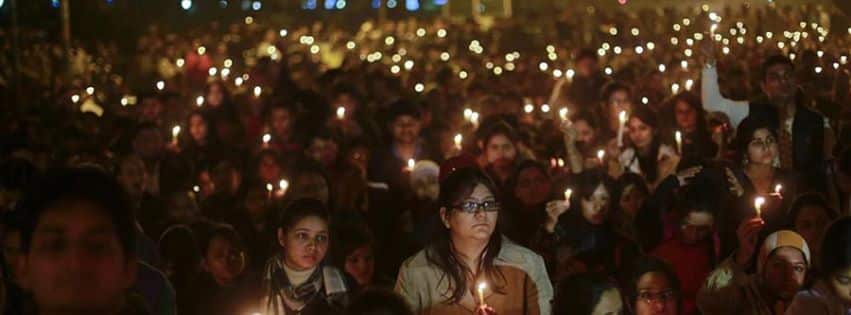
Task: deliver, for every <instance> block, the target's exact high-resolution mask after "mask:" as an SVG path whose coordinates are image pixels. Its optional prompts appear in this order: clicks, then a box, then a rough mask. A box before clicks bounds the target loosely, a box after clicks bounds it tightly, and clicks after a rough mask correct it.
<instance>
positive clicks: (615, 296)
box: [591, 288, 623, 315]
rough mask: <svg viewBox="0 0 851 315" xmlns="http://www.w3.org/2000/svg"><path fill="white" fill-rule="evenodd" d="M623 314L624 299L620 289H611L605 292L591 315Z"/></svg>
mask: <svg viewBox="0 0 851 315" xmlns="http://www.w3.org/2000/svg"><path fill="white" fill-rule="evenodd" d="M622 313H623V298H621V293H620V292H618V289H615V288H611V289H608V290H606V291H603V294H602V295H601V296H600V301H599V302H597V305H596V306H594V311H593V312H591V315H620V314H622Z"/></svg>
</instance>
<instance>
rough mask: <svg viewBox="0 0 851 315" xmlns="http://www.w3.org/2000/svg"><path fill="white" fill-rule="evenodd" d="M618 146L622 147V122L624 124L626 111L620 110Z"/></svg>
mask: <svg viewBox="0 0 851 315" xmlns="http://www.w3.org/2000/svg"><path fill="white" fill-rule="evenodd" d="M618 122H619V124H618V147H623V129H624V124H626V111H625V110H622V111H621V112H620V114H618Z"/></svg>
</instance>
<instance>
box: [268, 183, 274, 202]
mask: <svg viewBox="0 0 851 315" xmlns="http://www.w3.org/2000/svg"><path fill="white" fill-rule="evenodd" d="M273 190H275V186H272V184H271V183H266V194H267V196H266V198H268V199H269V200H271V199H272V191H273Z"/></svg>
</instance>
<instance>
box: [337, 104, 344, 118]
mask: <svg viewBox="0 0 851 315" xmlns="http://www.w3.org/2000/svg"><path fill="white" fill-rule="evenodd" d="M343 118H346V108H345V107H343V106H340V107H337V119H339V120H343Z"/></svg>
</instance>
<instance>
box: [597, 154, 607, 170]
mask: <svg viewBox="0 0 851 315" xmlns="http://www.w3.org/2000/svg"><path fill="white" fill-rule="evenodd" d="M604 157H606V151H603V150H598V151H597V160H600V166H603V165H604V164H605V163H604V162H605V161H603V158H604Z"/></svg>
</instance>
